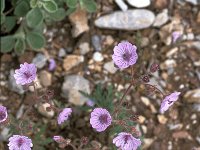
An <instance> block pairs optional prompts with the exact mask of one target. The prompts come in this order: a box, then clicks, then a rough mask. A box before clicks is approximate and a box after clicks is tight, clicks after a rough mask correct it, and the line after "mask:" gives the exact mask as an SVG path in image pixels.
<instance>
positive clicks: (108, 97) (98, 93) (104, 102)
mask: <svg viewBox="0 0 200 150" xmlns="http://www.w3.org/2000/svg"><path fill="white" fill-rule="evenodd" d="M80 92H81V94H83V95H84V96H86V97H88V98H89V99H90V100H92V101H94V103H95V104H96V105H97V106H98V107H102V108H106V109H107V110H108V111H109V112H113V110H114V105H113V100H114V98H115V97H116V96H115V95H114V92H113V86H112V85H109V86H108V87H107V88H104V87H103V85H101V84H98V85H97V86H96V88H95V89H94V91H93V92H92V94H91V95H89V94H87V93H85V92H84V91H80Z"/></svg>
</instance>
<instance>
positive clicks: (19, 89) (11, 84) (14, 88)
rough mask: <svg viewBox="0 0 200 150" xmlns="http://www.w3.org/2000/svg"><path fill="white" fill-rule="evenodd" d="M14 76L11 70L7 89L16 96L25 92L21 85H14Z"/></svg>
mask: <svg viewBox="0 0 200 150" xmlns="http://www.w3.org/2000/svg"><path fill="white" fill-rule="evenodd" d="M14 74H15V73H14V70H13V69H12V70H10V75H9V82H8V86H9V89H10V90H12V91H14V92H17V93H18V94H24V92H25V91H24V90H23V87H22V85H20V84H17V83H16V80H15V78H14Z"/></svg>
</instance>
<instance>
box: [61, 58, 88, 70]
mask: <svg viewBox="0 0 200 150" xmlns="http://www.w3.org/2000/svg"><path fill="white" fill-rule="evenodd" d="M83 61H84V57H83V56H78V55H68V56H66V57H65V59H64V62H63V68H64V69H65V71H69V70H70V69H71V68H73V67H75V66H77V65H78V64H80V63H81V62H83Z"/></svg>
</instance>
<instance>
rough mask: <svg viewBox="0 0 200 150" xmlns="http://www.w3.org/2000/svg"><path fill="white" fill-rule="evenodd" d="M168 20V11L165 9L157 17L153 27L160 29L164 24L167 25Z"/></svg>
mask: <svg viewBox="0 0 200 150" xmlns="http://www.w3.org/2000/svg"><path fill="white" fill-rule="evenodd" d="M168 20H169V16H168V10H167V9H164V10H163V11H162V12H161V13H159V14H158V15H157V16H156V18H155V22H154V24H153V26H154V27H160V26H162V25H163V24H165V23H166V22H167V21H168Z"/></svg>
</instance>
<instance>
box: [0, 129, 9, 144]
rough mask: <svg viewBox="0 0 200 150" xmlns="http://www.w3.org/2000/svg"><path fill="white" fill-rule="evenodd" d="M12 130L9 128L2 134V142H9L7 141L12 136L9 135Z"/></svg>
mask: <svg viewBox="0 0 200 150" xmlns="http://www.w3.org/2000/svg"><path fill="white" fill-rule="evenodd" d="M9 131H10V129H9V128H4V129H3V130H2V131H1V134H0V141H7V139H8V138H9V136H11V134H9Z"/></svg>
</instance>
